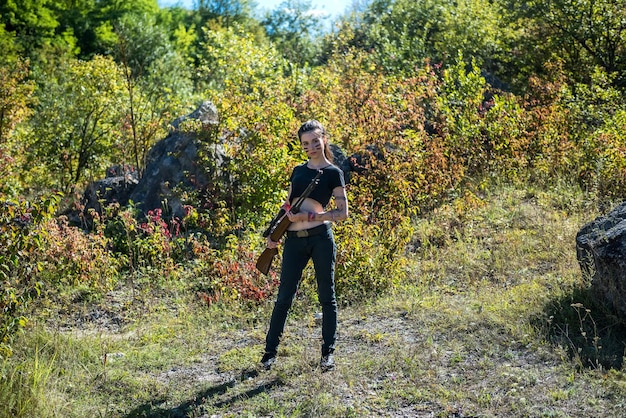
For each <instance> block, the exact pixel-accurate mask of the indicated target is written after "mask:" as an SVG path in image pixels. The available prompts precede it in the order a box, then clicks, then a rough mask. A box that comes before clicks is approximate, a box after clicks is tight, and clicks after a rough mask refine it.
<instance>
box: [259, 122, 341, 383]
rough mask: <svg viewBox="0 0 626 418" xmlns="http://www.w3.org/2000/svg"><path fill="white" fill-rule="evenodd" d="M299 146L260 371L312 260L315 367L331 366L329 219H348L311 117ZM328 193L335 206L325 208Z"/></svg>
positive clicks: (333, 312)
mask: <svg viewBox="0 0 626 418" xmlns="http://www.w3.org/2000/svg"><path fill="white" fill-rule="evenodd" d="M298 138H299V139H300V144H301V145H302V148H303V149H304V151H305V152H306V154H307V156H308V157H309V158H308V160H307V162H305V163H303V164H301V165H299V166H297V167H296V168H295V169H294V170H293V172H292V174H291V185H290V187H289V195H288V196H289V197H288V199H287V202H285V206H286V208H287V209H286V210H287V214H286V216H288V217H289V220H290V221H291V222H292V223H291V224H290V225H289V228H288V230H287V233H286V238H285V244H284V249H283V257H282V269H281V275H280V286H279V288H278V296H277V298H276V303H275V304H274V310H273V311H272V318H271V320H270V326H269V330H268V332H267V337H266V340H265V354H264V355H263V358H262V359H261V363H262V364H263V366H264V367H265V368H266V369H269V368H270V367H272V364H274V362H275V361H276V353H277V350H278V344H279V342H280V338H281V336H282V334H283V330H284V328H285V321H286V320H287V313H288V312H289V308H291V304H292V302H293V299H294V297H295V294H296V290H297V289H298V284H299V282H300V279H301V278H302V271H303V270H304V268H305V266H306V265H307V263H308V262H309V259H312V260H313V266H314V268H315V278H316V280H317V293H318V298H319V301H320V304H321V305H322V315H323V318H322V338H323V344H322V357H321V360H320V367H321V368H322V370H324V371H326V370H330V369H332V368H333V367H334V366H335V360H334V357H333V352H334V350H335V340H336V331H337V302H336V299H335V259H336V255H337V247H336V246H335V240H334V237H333V232H332V229H331V223H332V222H338V221H341V220H343V219H346V218H347V217H348V200H347V198H346V189H345V181H344V178H343V172H342V171H341V169H339V168H338V167H337V166H335V165H333V164H332V161H333V156H332V152H331V150H330V146H329V144H328V138H327V136H326V131H325V130H324V127H323V126H322V124H321V123H319V122H318V121H316V120H310V121H307V122H305V123H304V124H303V125H302V126H301V127H300V129H299V130H298ZM319 170H322V171H323V174H322V176H321V177H320V179H319V183H318V185H317V187H316V188H315V189H314V190H313V191H312V192H311V194H310V195H309V196H308V197H307V198H306V199H305V200H304V202H303V203H302V206H301V207H300V211H298V213H292V212H291V211H290V210H288V208H289V207H290V206H291V205H292V204H294V203H295V202H296V201H297V200H298V198H299V197H300V194H301V193H302V192H303V191H304V189H306V187H307V186H308V185H309V183H310V182H311V180H312V179H313V177H315V175H316V174H317V172H318V171H319ZM333 197H334V200H335V208H334V209H332V210H326V206H327V205H328V203H329V202H330V200H331V198H333ZM277 245H278V243H277V242H274V241H272V240H271V239H270V238H269V237H268V238H267V246H268V247H269V248H276V246H277Z"/></svg>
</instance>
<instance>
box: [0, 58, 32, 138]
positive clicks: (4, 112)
mask: <svg viewBox="0 0 626 418" xmlns="http://www.w3.org/2000/svg"><path fill="white" fill-rule="evenodd" d="M28 76H29V68H28V61H25V60H18V61H17V62H15V63H11V64H0V145H2V144H5V143H6V142H7V141H8V140H9V137H10V135H11V131H12V130H13V129H14V128H15V125H16V124H18V123H19V122H21V121H23V120H25V119H26V118H28V116H29V115H30V113H31V109H30V107H29V105H30V104H31V101H32V99H33V92H34V90H35V85H34V83H33V82H32V81H29V80H28V79H27V78H28Z"/></svg>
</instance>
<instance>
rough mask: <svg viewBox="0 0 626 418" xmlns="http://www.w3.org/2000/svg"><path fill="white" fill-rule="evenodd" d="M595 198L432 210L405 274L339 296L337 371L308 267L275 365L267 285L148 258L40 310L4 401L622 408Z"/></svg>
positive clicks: (549, 197)
mask: <svg viewBox="0 0 626 418" xmlns="http://www.w3.org/2000/svg"><path fill="white" fill-rule="evenodd" d="M585 196H586V195H585V194H584V193H582V192H581V191H580V189H578V188H577V187H575V186H568V185H557V186H555V187H553V188H539V187H531V186H528V187H519V186H518V187H513V186H510V185H509V186H498V187H497V188H493V189H484V190H481V191H476V192H474V193H469V192H468V193H466V194H464V195H463V196H459V197H458V198H456V199H454V200H452V201H450V203H449V204H447V205H444V206H442V207H440V208H439V209H437V210H436V211H433V212H431V213H429V214H427V215H424V216H423V217H421V218H420V219H418V220H417V221H416V222H415V224H414V226H413V228H414V231H415V233H414V234H413V235H412V237H411V241H410V245H409V246H408V249H407V252H406V254H405V256H404V257H403V259H404V263H405V267H404V268H405V272H406V275H405V276H404V278H403V279H402V280H401V281H400V282H398V283H397V285H395V286H393V287H392V288H389V289H387V290H386V291H385V292H382V293H380V294H379V295H378V296H371V297H370V298H364V299H362V302H361V303H358V304H350V305H347V306H342V308H341V310H340V324H339V332H340V336H339V346H338V350H337V361H338V367H337V369H336V370H334V371H332V372H328V373H321V372H320V371H319V369H318V366H317V363H318V361H319V345H320V328H319V322H318V320H317V319H316V318H315V316H314V314H315V313H316V312H317V309H318V307H317V303H316V297H315V292H314V283H313V278H312V277H311V275H310V274H307V275H305V279H304V282H303V284H302V286H301V291H300V292H299V294H298V296H297V299H296V301H295V303H294V310H293V314H292V315H291V316H290V319H289V321H288V325H287V331H286V334H285V337H284V341H283V344H282V345H281V351H280V353H279V361H278V363H277V364H276V366H275V367H274V368H273V369H272V370H271V371H264V370H261V369H260V368H259V367H258V361H259V358H260V354H261V352H262V347H263V339H264V336H265V330H266V325H267V320H268V318H269V315H270V312H271V298H270V299H262V300H259V301H256V302H254V301H246V300H244V299H236V298H232V297H231V298H221V299H215V300H212V301H211V303H207V300H206V298H204V297H202V296H201V295H199V294H198V289H199V288H200V287H202V286H203V284H202V283H203V280H205V279H203V278H202V277H201V276H198V275H195V274H193V273H192V274H184V273H180V274H179V275H173V276H170V278H169V279H167V280H162V279H161V280H157V279H156V278H155V276H157V275H158V274H159V271H145V272H143V273H141V274H140V273H139V272H136V273H135V277H134V279H133V280H132V283H133V285H134V287H132V288H131V287H129V286H128V285H122V286H117V287H116V288H115V289H114V290H112V291H110V292H107V293H106V294H105V295H104V296H103V298H102V299H99V300H98V299H96V300H84V299H80V298H77V299H74V300H71V301H69V302H68V304H67V305H66V306H65V307H63V308H61V307H59V308H61V309H58V310H56V311H54V312H55V313H54V314H50V315H48V316H42V317H40V318H39V319H38V320H36V321H31V322H30V323H29V324H28V325H27V327H28V328H27V330H28V332H23V333H20V334H19V335H18V340H17V341H16V344H15V346H19V347H20V350H18V351H16V353H15V355H14V356H12V357H10V358H8V359H6V360H4V361H3V363H2V364H1V372H0V401H1V402H0V405H3V406H2V409H1V410H0V416H7V417H8V416H18V417H20V416H22V417H26V416H38V417H52V416H67V417H82V416H106V417H148V416H150V417H200V416H241V415H246V416H268V415H269V416H337V417H339V416H341V417H345V416H425V415H428V416H441V417H461V416H571V417H573V416H580V417H583V416H595V415H596V414H598V413H601V414H602V416H620V414H621V413H622V411H623V407H624V404H625V402H626V375H625V374H624V371H623V369H622V362H621V359H620V361H619V362H613V363H611V364H610V366H611V368H610V369H609V368H607V367H606V366H607V365H609V364H608V363H607V361H606V360H607V358H608V357H610V356H614V355H615V352H612V353H611V355H610V356H604V354H603V352H604V350H608V349H609V347H611V346H614V345H620V344H621V347H622V350H623V339H622V337H621V336H620V335H623V334H619V333H618V332H616V328H615V327H613V328H609V330H610V331H612V332H601V330H600V327H599V326H598V327H597V329H596V331H597V332H596V334H591V333H588V334H584V333H585V332H589V331H590V330H589V328H588V327H587V325H588V324H589V323H591V321H593V322H594V323H596V324H597V325H599V324H601V323H604V322H603V317H602V314H601V312H599V311H598V312H596V311H595V310H591V309H589V306H588V305H587V300H585V299H584V291H585V289H586V286H587V283H586V281H585V278H584V277H582V275H581V272H580V269H579V267H578V264H577V260H576V259H575V251H574V245H575V243H574V237H575V234H576V232H577V230H578V229H579V227H580V225H581V224H582V223H584V222H585V221H586V220H588V219H589V218H590V217H591V216H592V214H593V213H594V209H593V208H594V207H595V203H594V202H592V201H589V200H588V199H587V198H586V197H585ZM233 251H237V250H236V248H234V249H233ZM181 272H182V270H181ZM196 273H197V271H196ZM52 308H53V307H52V306H48V307H47V309H49V310H50V309H52ZM584 335H586V338H585V337H584ZM593 349H595V350H596V351H595V352H594V351H593ZM622 352H623V351H622Z"/></svg>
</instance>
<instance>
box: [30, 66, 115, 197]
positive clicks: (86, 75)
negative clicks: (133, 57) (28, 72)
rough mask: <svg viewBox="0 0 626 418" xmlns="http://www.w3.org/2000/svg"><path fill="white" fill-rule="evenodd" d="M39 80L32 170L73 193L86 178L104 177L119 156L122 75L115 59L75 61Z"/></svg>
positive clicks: (42, 178)
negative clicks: (116, 155) (38, 171)
mask: <svg viewBox="0 0 626 418" xmlns="http://www.w3.org/2000/svg"><path fill="white" fill-rule="evenodd" d="M39 82H40V84H41V93H40V95H39V105H38V106H37V107H36V108H35V114H34V116H33V118H32V119H31V124H30V126H31V128H30V129H31V136H32V138H35V140H34V143H33V147H32V149H33V153H32V155H29V162H30V168H31V169H37V167H39V166H42V167H41V168H42V169H43V170H44V171H43V173H42V174H44V173H45V175H44V176H42V177H40V178H39V181H41V182H42V183H44V184H43V185H44V186H48V187H53V188H59V189H60V190H62V191H63V192H66V193H68V192H71V191H72V189H73V187H74V185H76V184H77V183H79V182H81V181H82V180H83V179H85V177H86V176H90V175H94V176H95V175H98V176H99V175H100V174H101V173H103V172H104V169H105V168H106V166H107V165H108V164H110V162H111V160H112V159H113V160H114V158H115V157H114V156H113V155H114V153H115V152H116V147H118V145H119V144H118V141H117V139H118V137H119V125H120V121H121V120H122V110H123V103H124V102H123V94H124V89H123V77H122V74H121V71H120V69H119V67H118V66H117V65H116V64H115V62H114V61H113V60H112V59H111V58H107V57H101V56H96V57H94V59H93V60H90V61H80V60H71V61H69V62H67V63H66V66H64V67H62V68H59V69H57V71H56V72H55V73H54V74H47V75H46V77H45V79H42V80H40V81H39Z"/></svg>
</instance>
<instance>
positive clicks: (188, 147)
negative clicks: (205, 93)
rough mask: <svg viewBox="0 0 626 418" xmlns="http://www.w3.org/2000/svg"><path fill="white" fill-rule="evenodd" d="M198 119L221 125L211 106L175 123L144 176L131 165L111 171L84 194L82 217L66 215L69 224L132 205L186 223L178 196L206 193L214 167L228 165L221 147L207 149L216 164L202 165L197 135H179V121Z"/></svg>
mask: <svg viewBox="0 0 626 418" xmlns="http://www.w3.org/2000/svg"><path fill="white" fill-rule="evenodd" d="M189 119H196V120H198V121H200V122H201V124H202V125H204V126H207V127H208V126H210V125H214V124H217V123H218V115H217V109H216V107H215V105H214V104H213V103H211V102H210V101H205V102H203V103H202V104H201V105H200V106H199V107H198V108H197V109H196V110H195V111H193V112H192V113H190V114H189V115H186V116H182V117H180V118H178V119H176V120H174V121H173V122H172V124H171V125H172V128H173V129H172V130H171V131H170V133H169V134H168V135H167V136H166V137H165V138H164V139H162V140H160V141H159V142H158V143H157V144H156V145H155V146H154V147H152V148H151V149H150V151H149V153H148V158H147V164H146V169H145V171H144V173H143V175H142V176H141V178H139V177H138V173H137V171H136V170H135V169H133V168H131V167H128V166H123V167H121V166H116V167H113V168H111V169H109V170H107V177H106V178H105V179H103V180H98V181H95V182H93V183H91V184H90V185H89V186H88V187H87V189H86V191H85V194H84V195H83V201H82V205H83V215H84V216H79V214H78V213H68V216H69V217H70V219H72V220H74V219H76V220H78V219H79V218H83V217H86V218H87V221H89V218H90V214H89V212H90V211H91V210H95V211H96V212H98V213H99V214H101V213H102V210H103V208H105V207H106V206H107V205H109V204H110V203H119V204H120V206H122V207H124V206H127V205H128V204H129V203H130V202H133V204H134V205H135V206H136V207H137V208H138V209H139V210H140V212H141V213H143V214H146V213H147V212H149V211H151V210H154V209H163V210H164V215H165V216H167V217H177V218H182V217H183V216H184V214H185V211H184V207H183V203H182V202H181V201H180V199H179V198H178V194H177V193H176V192H177V191H180V190H183V189H187V190H189V189H191V190H203V189H205V188H207V187H210V186H209V183H210V180H209V177H211V178H217V176H215V175H214V174H215V173H211V172H210V171H208V170H210V169H211V168H213V169H215V170H219V168H220V167H221V166H222V165H223V164H224V163H225V161H226V156H225V153H224V151H223V147H221V146H220V145H215V146H212V147H210V149H209V150H205V153H208V154H207V155H204V158H205V159H207V160H210V161H212V163H213V164H199V163H198V149H199V143H198V141H199V140H198V138H197V136H196V135H195V134H193V133H187V132H184V131H181V130H179V129H178V128H179V125H180V123H181V122H183V121H186V120H189Z"/></svg>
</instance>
